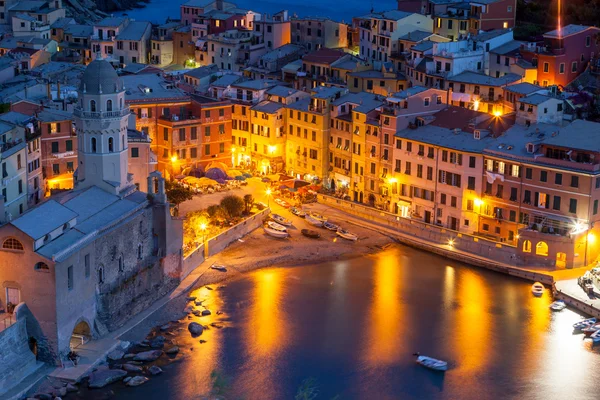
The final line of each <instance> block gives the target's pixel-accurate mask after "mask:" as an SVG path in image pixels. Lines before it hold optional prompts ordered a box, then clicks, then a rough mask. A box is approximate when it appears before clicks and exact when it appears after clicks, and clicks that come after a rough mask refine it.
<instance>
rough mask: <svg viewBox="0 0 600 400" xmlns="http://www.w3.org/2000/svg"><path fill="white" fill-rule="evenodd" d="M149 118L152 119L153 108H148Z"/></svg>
mask: <svg viewBox="0 0 600 400" xmlns="http://www.w3.org/2000/svg"><path fill="white" fill-rule="evenodd" d="M148 118H152V107H150V108H148Z"/></svg>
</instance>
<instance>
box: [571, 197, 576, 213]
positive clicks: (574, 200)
mask: <svg viewBox="0 0 600 400" xmlns="http://www.w3.org/2000/svg"><path fill="white" fill-rule="evenodd" d="M569 212H570V213H572V214H577V199H570V200H569Z"/></svg>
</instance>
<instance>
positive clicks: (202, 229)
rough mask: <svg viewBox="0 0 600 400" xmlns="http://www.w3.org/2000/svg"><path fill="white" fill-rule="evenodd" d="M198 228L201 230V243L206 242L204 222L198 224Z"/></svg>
mask: <svg viewBox="0 0 600 400" xmlns="http://www.w3.org/2000/svg"><path fill="white" fill-rule="evenodd" d="M200 230H201V231H202V243H204V242H206V224H204V223H202V224H200Z"/></svg>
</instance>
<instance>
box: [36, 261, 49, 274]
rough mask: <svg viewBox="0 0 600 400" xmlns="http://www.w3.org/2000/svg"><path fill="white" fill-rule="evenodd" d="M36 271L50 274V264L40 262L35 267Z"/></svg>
mask: <svg viewBox="0 0 600 400" xmlns="http://www.w3.org/2000/svg"><path fill="white" fill-rule="evenodd" d="M33 269H34V270H36V271H44V272H48V271H49V270H50V268H49V267H48V264H46V263H43V262H41V261H40V262H39V263H37V264H35V267H33Z"/></svg>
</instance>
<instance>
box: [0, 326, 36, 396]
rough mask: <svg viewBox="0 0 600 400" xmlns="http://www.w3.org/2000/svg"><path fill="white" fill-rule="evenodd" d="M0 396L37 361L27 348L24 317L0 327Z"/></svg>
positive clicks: (27, 373) (27, 338) (32, 367)
mask: <svg viewBox="0 0 600 400" xmlns="http://www.w3.org/2000/svg"><path fill="white" fill-rule="evenodd" d="M0 329H3V330H2V331H0V397H1V395H2V394H3V393H4V392H5V391H6V390H8V389H9V388H10V387H12V386H13V384H14V383H15V382H20V381H21V380H22V379H23V378H24V377H26V376H27V375H29V374H30V373H31V372H32V371H34V370H35V368H36V366H37V363H36V360H35V356H34V355H33V353H32V352H31V350H29V336H28V335H27V329H26V322H25V319H24V318H21V319H18V320H16V322H15V323H14V324H12V325H10V326H7V328H6V329H4V325H2V326H1V327H0Z"/></svg>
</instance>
